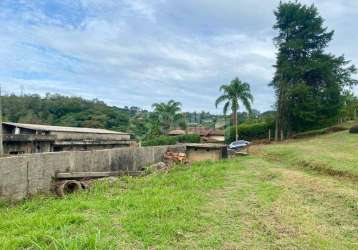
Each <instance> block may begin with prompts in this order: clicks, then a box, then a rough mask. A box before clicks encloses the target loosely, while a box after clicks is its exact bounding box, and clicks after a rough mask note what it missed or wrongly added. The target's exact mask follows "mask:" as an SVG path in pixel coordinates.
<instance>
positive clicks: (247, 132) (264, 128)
mask: <svg viewBox="0 0 358 250" xmlns="http://www.w3.org/2000/svg"><path fill="white" fill-rule="evenodd" d="M273 128H274V124H273V123H266V122H260V123H253V124H241V125H239V126H238V130H239V138H240V139H241V140H247V141H251V140H260V139H265V138H268V133H269V129H271V130H272V134H271V135H272V136H273V135H274V133H273V132H274V130H273ZM225 141H226V143H231V142H233V141H235V127H230V128H228V129H226V131H225Z"/></svg>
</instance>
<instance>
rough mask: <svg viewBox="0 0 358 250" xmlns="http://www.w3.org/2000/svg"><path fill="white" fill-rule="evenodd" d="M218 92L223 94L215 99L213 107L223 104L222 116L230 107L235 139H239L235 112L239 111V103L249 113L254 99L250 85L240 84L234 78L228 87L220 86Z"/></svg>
mask: <svg viewBox="0 0 358 250" xmlns="http://www.w3.org/2000/svg"><path fill="white" fill-rule="evenodd" d="M220 91H222V92H223V95H221V96H220V97H219V98H218V99H216V102H215V106H216V107H218V105H219V104H220V103H223V102H225V104H224V108H223V111H224V115H226V114H227V111H228V109H229V107H231V111H232V118H233V123H234V126H235V139H236V141H237V140H238V138H239V133H238V128H237V124H238V120H237V111H238V110H239V102H241V103H242V104H243V105H244V107H245V108H246V110H247V111H248V112H251V103H252V102H253V100H254V98H253V96H252V95H251V92H250V85H249V84H248V83H246V82H241V81H240V80H239V78H235V79H234V80H232V81H231V82H230V84H228V85H222V86H221V87H220Z"/></svg>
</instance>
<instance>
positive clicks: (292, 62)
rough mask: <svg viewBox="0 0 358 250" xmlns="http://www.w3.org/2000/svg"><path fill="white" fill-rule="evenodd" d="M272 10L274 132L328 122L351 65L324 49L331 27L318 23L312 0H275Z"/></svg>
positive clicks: (346, 83)
mask: <svg viewBox="0 0 358 250" xmlns="http://www.w3.org/2000/svg"><path fill="white" fill-rule="evenodd" d="M274 14H275V16H276V24H275V25H274V29H275V30H277V31H278V35H277V37H275V39H274V43H275V45H276V47H277V48H278V54H277V62H276V65H275V68H276V73H275V76H274V79H273V81H272V84H271V85H272V86H273V87H274V88H275V92H276V99H277V100H276V109H277V117H276V119H277V122H276V124H277V132H276V137H278V134H281V135H284V134H285V135H289V134H290V133H292V132H298V131H303V130H308V129H312V128H318V127H322V126H326V125H329V124H332V123H333V122H334V121H336V119H337V117H338V115H339V112H340V109H341V107H342V104H343V99H342V91H343V90H344V88H345V87H352V86H353V85H355V84H357V81H356V80H354V79H353V78H352V77H351V76H352V74H354V73H355V72H356V68H355V66H354V65H349V61H347V60H346V59H345V58H344V56H339V57H336V56H334V55H332V54H329V53H326V52H325V49H326V48H327V46H328V44H329V42H330V41H331V40H332V38H333V34H334V31H328V30H327V28H326V27H324V26H323V23H324V20H323V18H322V17H321V16H319V13H318V10H317V8H316V7H315V6H314V5H311V6H307V5H303V4H300V3H298V2H297V1H295V2H288V3H282V2H281V3H280V5H279V7H278V9H277V11H275V12H274ZM279 131H280V132H279Z"/></svg>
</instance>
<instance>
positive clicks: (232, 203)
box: [183, 157, 358, 249]
mask: <svg viewBox="0 0 358 250" xmlns="http://www.w3.org/2000/svg"><path fill="white" fill-rule="evenodd" d="M238 164H239V163H238ZM242 168H244V171H242ZM238 169H241V170H240V171H239V170H234V171H232V172H230V173H228V175H227V181H226V184H225V186H224V187H223V188H222V189H219V190H215V191H214V192H212V193H211V194H210V202H209V203H208V204H207V206H206V207H204V208H203V209H202V215H203V216H206V217H207V220H208V226H207V227H206V228H205V229H203V232H202V233H201V234H199V235H195V236H193V237H192V238H190V239H188V241H186V242H183V245H184V246H187V247H188V246H191V247H197V248H205V247H208V246H215V248H217V249H358V189H357V187H356V186H355V185H354V184H353V185H352V184H351V183H345V181H344V180H339V179H335V178H334V177H329V176H320V175H312V174H309V173H306V172H304V171H301V170H296V169H287V168H283V167H282V166H280V165H278V164H275V163H272V162H268V161H265V160H263V159H262V158H255V157H249V158H247V159H245V160H243V161H242V163H241V164H239V165H238Z"/></svg>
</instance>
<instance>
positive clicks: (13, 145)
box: [4, 141, 52, 155]
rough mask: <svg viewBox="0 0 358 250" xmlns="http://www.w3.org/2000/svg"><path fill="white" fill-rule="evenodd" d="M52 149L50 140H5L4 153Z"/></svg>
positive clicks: (49, 150)
mask: <svg viewBox="0 0 358 250" xmlns="http://www.w3.org/2000/svg"><path fill="white" fill-rule="evenodd" d="M51 151H52V143H51V142H48V141H34V142H32V141H5V142H4V154H5V155H14V154H32V153H44V152H51Z"/></svg>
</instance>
